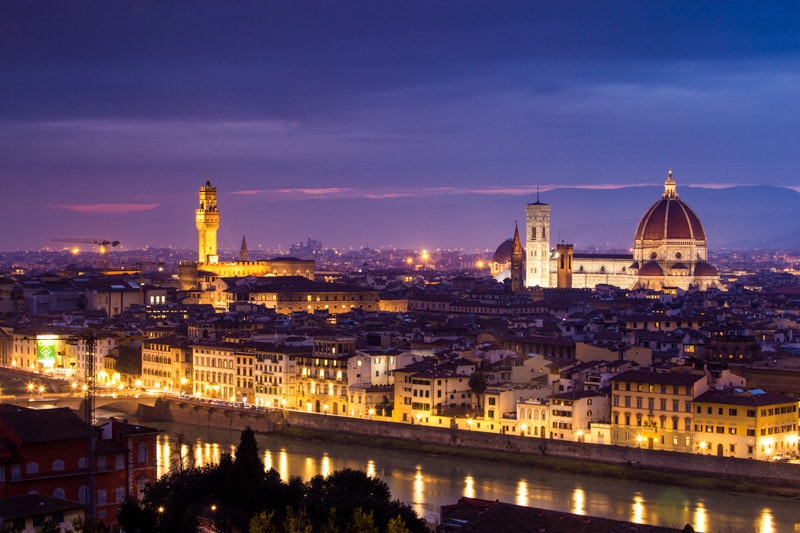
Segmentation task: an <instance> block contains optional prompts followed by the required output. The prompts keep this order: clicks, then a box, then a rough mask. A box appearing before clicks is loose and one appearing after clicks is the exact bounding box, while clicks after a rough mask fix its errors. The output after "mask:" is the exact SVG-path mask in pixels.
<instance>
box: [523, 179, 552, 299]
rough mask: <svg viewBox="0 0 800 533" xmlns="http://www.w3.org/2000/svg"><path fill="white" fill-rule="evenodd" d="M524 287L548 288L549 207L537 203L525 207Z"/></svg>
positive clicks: (537, 196) (537, 199) (537, 201)
mask: <svg viewBox="0 0 800 533" xmlns="http://www.w3.org/2000/svg"><path fill="white" fill-rule="evenodd" d="M525 252H526V253H527V257H526V258H525V270H526V272H525V286H526V287H536V286H539V287H549V286H550V205H549V204H543V203H542V202H540V201H539V194H538V193H537V194H536V202H534V203H532V204H527V205H526V206H525Z"/></svg>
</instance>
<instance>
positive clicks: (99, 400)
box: [0, 393, 159, 416]
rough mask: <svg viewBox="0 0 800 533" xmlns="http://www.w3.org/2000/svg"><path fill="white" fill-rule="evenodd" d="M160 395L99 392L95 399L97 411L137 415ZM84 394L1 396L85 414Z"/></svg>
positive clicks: (10, 400)
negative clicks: (66, 408)
mask: <svg viewBox="0 0 800 533" xmlns="http://www.w3.org/2000/svg"><path fill="white" fill-rule="evenodd" d="M158 398H159V396H154V395H149V394H135V393H131V394H128V393H123V394H98V395H97V396H95V399H94V407H95V411H97V410H107V411H113V412H117V413H123V414H126V415H129V416H137V414H138V413H139V407H140V406H148V407H153V406H154V405H155V404H156V401H157V400H158ZM84 399H85V398H84V396H83V395H82V394H79V393H55V394H24V395H23V394H18V395H15V396H10V395H7V396H0V402H2V403H8V404H13V405H20V406H23V407H30V408H32V409H49V408H52V407H69V408H70V409H72V410H73V411H77V412H78V414H79V415H81V416H83V412H84V409H83V402H84Z"/></svg>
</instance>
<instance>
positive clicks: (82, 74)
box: [0, 0, 800, 247]
mask: <svg viewBox="0 0 800 533" xmlns="http://www.w3.org/2000/svg"><path fill="white" fill-rule="evenodd" d="M799 15H800V7H798V5H796V4H795V3H794V2H762V3H740V2H727V3H723V2H698V1H695V2H676V1H666V0H665V1H652V2H650V1H648V2H642V1H640V0H636V1H633V0H632V1H611V2H596V1H588V0H586V1H578V2H564V1H561V0H552V1H536V2H531V1H509V2H500V3H498V2H489V1H481V2H477V1H469V0H451V1H430V0H403V1H398V2H378V1H375V0H357V1H355V0H354V1H346V2H328V1H304V0H299V1H298V0H292V1H261V0H259V1H255V0H253V1H237V2H235V3H232V2H223V1H213V2H212V1H207V0H193V1H188V0H187V1H175V2H171V1H124V0H112V1H108V0H102V1H100V0H98V1H94V2H86V1H80V2H79V1H76V0H60V1H55V0H53V1H37V0H29V1H25V2H4V3H2V4H0V68H2V72H3V74H4V76H3V83H2V84H0V179H2V180H3V183H4V184H8V185H7V188H6V192H7V193H8V197H9V198H20V199H25V200H26V201H27V200H28V199H29V198H30V196H31V195H36V198H37V201H40V202H42V203H43V204H44V205H84V204H86V203H91V202H94V203H97V204H102V205H112V204H113V205H117V204H141V205H155V204H159V205H162V206H164V207H163V209H167V206H170V205H181V204H180V202H182V201H185V202H187V205H188V206H190V207H189V209H191V206H192V205H193V204H194V198H193V194H194V191H195V189H196V186H197V183H198V182H199V181H200V180H202V179H203V177H204V175H205V173H206V172H208V173H210V174H211V175H212V176H213V177H214V179H215V180H219V181H220V183H221V184H222V185H221V186H222V187H223V190H228V191H235V190H275V189H293V190H294V189H307V190H318V189H353V190H375V191H382V190H385V189H387V190H388V189H392V187H396V188H397V189H402V190H411V189H414V188H416V187H423V188H425V190H429V189H430V190H439V189H441V190H443V191H444V190H447V188H448V187H452V188H464V189H476V188H481V187H483V186H485V185H487V184H491V185H493V186H497V187H500V188H504V187H505V188H509V189H519V188H525V187H530V186H531V184H537V183H538V184H559V183H561V184H573V185H581V184H598V183H601V184H604V183H610V184H614V183H631V182H632V183H641V182H643V181H647V180H655V181H659V180H660V179H661V176H662V174H663V172H664V170H665V169H666V168H669V167H671V166H674V167H678V168H681V169H682V170H683V174H684V175H687V176H690V177H691V179H692V180H693V181H698V182H704V183H758V182H769V183H773V184H781V185H792V186H794V185H797V177H796V172H795V168H794V167H795V159H796V158H795V154H794V149H793V143H792V140H793V139H794V138H797V137H798V136H800V106H799V105H798V103H797V99H796V95H795V93H796V87H797V86H798V82H800V69H799V68H798V66H800V61H799V59H800V55H799V54H798V51H800V32H798V31H797V20H800V16H799ZM437 188H439V189H437ZM375 194H376V195H378V196H379V195H380V194H383V193H380V192H379V193H375ZM442 194H443V196H444V195H445V193H442ZM164 197H168V199H169V201H165V200H164ZM251 200H255V199H254V198H251ZM170 202H173V203H170ZM23 204H24V202H22V201H17V202H16V205H23ZM343 205H344V204H343ZM348 205H349V204H348ZM154 211H158V210H154ZM61 214H62V215H63V214H64V213H63V210H62V213H61ZM151 214H152V213H151ZM4 216H6V217H8V216H11V215H10V214H6V215H4ZM68 220H69V219H68V218H67V217H64V218H62V219H61V221H62V222H64V223H66V221H68ZM3 221H4V220H2V219H0V222H3ZM45 223H46V221H43V222H42V224H45ZM310 223H312V224H313V223H314V221H313V220H312V221H310ZM142 228H143V231H144V230H145V228H146V226H142ZM190 230H191V226H190V227H189V230H187V231H186V232H190ZM162 234H163V231H162V233H159V235H162ZM30 235H33V233H31V234H30ZM440 238H441V240H442V241H445V240H446V239H447V238H448V236H447V234H446V233H445V232H444V229H443V232H442V236H441V237H440ZM142 241H143V243H146V242H147V241H148V237H147V236H146V235H144V236H143V237H142ZM3 244H4V243H3V241H0V247H2V246H3Z"/></svg>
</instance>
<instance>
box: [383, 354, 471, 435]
mask: <svg viewBox="0 0 800 533" xmlns="http://www.w3.org/2000/svg"><path fill="white" fill-rule="evenodd" d="M460 363H466V364H460ZM475 370H476V365H475V363H473V362H468V361H466V360H464V359H460V360H455V361H441V360H438V359H437V358H436V357H427V358H424V359H422V360H421V361H418V362H415V363H411V364H410V365H408V366H406V367H403V368H399V369H397V370H395V371H394V411H393V412H392V418H393V419H394V420H397V421H401V422H411V423H421V424H432V425H437V424H438V425H441V424H442V421H441V418H442V417H452V418H468V417H471V416H480V415H481V412H480V411H479V410H478V409H477V398H476V397H475V395H474V394H472V392H471V391H470V388H469V378H470V376H471V375H472V373H474V372H475Z"/></svg>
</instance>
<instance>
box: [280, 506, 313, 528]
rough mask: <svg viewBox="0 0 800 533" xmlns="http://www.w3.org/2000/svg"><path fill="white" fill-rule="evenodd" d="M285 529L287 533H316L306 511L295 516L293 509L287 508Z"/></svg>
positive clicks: (301, 511) (302, 510) (303, 510)
mask: <svg viewBox="0 0 800 533" xmlns="http://www.w3.org/2000/svg"><path fill="white" fill-rule="evenodd" d="M283 529H284V531H286V533H313V531H314V528H313V527H312V526H311V521H310V520H309V518H308V515H307V514H306V511H305V509H301V510H300V512H299V513H297V514H294V511H292V508H291V507H287V508H286V521H285V522H284V523H283Z"/></svg>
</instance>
